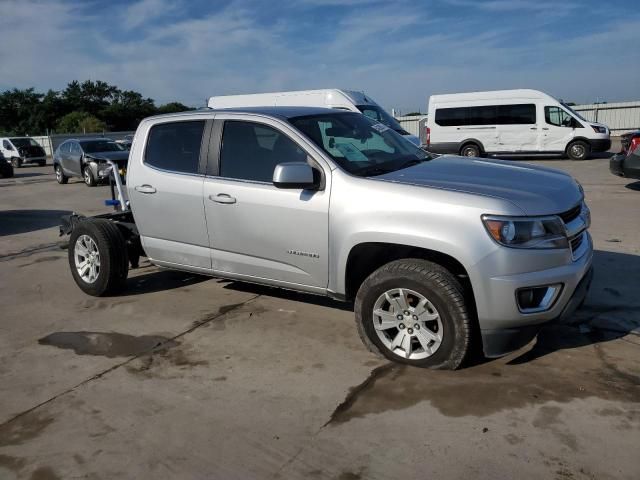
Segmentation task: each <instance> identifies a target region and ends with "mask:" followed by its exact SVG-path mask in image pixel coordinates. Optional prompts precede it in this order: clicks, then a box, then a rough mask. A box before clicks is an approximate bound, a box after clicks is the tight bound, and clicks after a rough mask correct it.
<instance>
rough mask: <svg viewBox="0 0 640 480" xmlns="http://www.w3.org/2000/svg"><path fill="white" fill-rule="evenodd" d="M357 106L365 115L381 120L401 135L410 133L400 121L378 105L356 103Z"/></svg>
mask: <svg viewBox="0 0 640 480" xmlns="http://www.w3.org/2000/svg"><path fill="white" fill-rule="evenodd" d="M356 108H357V109H358V110H360V111H361V112H362V114H363V115H364V116H365V117H369V118H372V119H373V120H375V121H377V122H380V123H382V124H384V125H386V126H387V127H390V128H393V129H394V130H395V131H396V132H398V133H399V134H400V135H408V134H409V132H407V131H406V130H405V129H404V128H402V126H401V125H400V124H399V123H398V121H397V120H396V119H395V118H393V117H392V116H391V115H389V114H388V113H387V112H385V111H384V110H383V109H382V108H380V107H379V106H378V105H356Z"/></svg>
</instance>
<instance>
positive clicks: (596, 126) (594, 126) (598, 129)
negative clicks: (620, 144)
mask: <svg viewBox="0 0 640 480" xmlns="http://www.w3.org/2000/svg"><path fill="white" fill-rule="evenodd" d="M591 128H593V131H594V132H596V133H607V129H606V128H604V127H599V126H598V125H591Z"/></svg>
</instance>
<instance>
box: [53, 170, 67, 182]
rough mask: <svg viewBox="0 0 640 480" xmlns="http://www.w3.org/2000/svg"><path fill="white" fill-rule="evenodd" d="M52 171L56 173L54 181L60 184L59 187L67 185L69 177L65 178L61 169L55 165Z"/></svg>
mask: <svg viewBox="0 0 640 480" xmlns="http://www.w3.org/2000/svg"><path fill="white" fill-rule="evenodd" d="M54 170H55V172H56V181H57V182H58V183H59V184H60V185H64V184H65V183H67V182H68V181H69V177H67V176H66V175H65V174H64V172H63V171H62V167H61V166H60V165H56V166H55V167H54Z"/></svg>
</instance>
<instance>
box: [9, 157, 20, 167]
mask: <svg viewBox="0 0 640 480" xmlns="http://www.w3.org/2000/svg"><path fill="white" fill-rule="evenodd" d="M11 166H12V167H13V168H20V167H22V159H21V158H18V157H13V158H12V159H11Z"/></svg>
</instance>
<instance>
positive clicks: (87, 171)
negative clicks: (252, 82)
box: [82, 165, 98, 187]
mask: <svg viewBox="0 0 640 480" xmlns="http://www.w3.org/2000/svg"><path fill="white" fill-rule="evenodd" d="M82 178H83V179H84V183H85V184H86V185H87V187H95V186H96V185H97V184H98V182H97V181H96V177H94V176H93V171H92V170H91V167H90V166H89V165H85V167H84V169H83V170H82Z"/></svg>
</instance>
